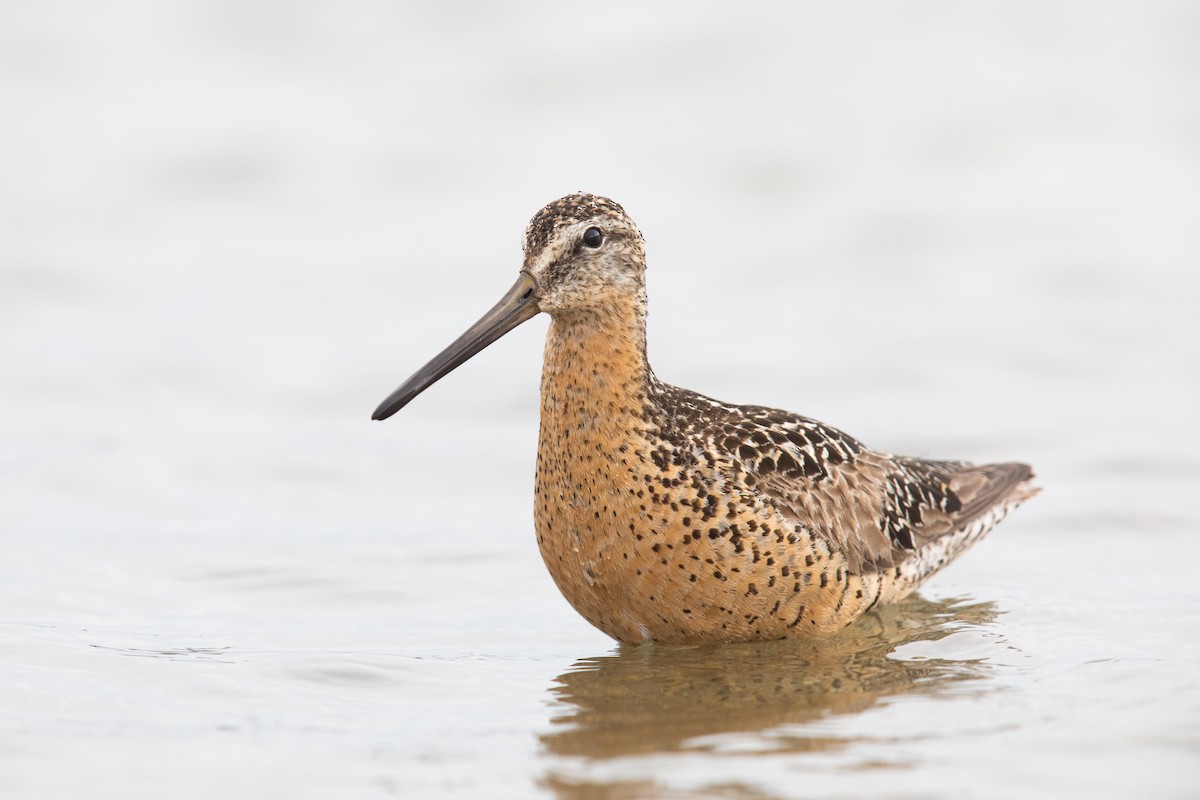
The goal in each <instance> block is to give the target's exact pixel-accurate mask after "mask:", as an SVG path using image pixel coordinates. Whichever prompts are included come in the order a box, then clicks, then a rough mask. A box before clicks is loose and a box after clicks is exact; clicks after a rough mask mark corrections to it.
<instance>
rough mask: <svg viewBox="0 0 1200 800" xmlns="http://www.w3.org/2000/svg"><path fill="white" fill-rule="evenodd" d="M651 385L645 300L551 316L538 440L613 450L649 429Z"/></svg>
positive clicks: (651, 376)
mask: <svg viewBox="0 0 1200 800" xmlns="http://www.w3.org/2000/svg"><path fill="white" fill-rule="evenodd" d="M652 381H653V375H652V373H651V371H650V365H649V363H648V362H647V360H646V316H645V305H644V300H643V301H642V302H635V303H622V304H619V305H616V304H614V305H613V306H611V307H602V308H598V309H589V310H587V311H581V312H575V313H570V314H559V315H557V316H555V317H554V318H553V319H552V320H551V323H550V330H549V332H548V333H547V335H546V352H545V360H544V362H543V366H542V401H541V405H542V436H543V438H545V437H547V436H552V437H555V438H559V437H567V438H570V437H571V436H572V433H573V432H575V433H578V434H582V435H583V436H582V439H586V440H588V444H589V445H590V446H591V447H595V446H596V445H597V444H600V445H602V446H604V445H609V446H618V445H617V443H616V442H614V441H613V440H612V437H616V438H621V437H623V436H629V435H636V432H637V431H639V430H644V429H646V428H647V427H648V426H649V422H648V420H647V419H646V416H647V415H646V408H647V397H648V393H649V389H650V384H651V382H652ZM593 439H595V441H592V440H593ZM604 440H608V441H604ZM581 442H582V440H581V439H579V438H578V437H577V438H576V441H575V442H573V444H581Z"/></svg>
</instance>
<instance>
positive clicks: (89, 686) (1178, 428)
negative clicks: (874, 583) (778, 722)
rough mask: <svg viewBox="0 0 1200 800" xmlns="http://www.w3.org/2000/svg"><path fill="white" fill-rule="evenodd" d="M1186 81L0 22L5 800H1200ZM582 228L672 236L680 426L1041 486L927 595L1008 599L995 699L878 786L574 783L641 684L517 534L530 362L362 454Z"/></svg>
mask: <svg viewBox="0 0 1200 800" xmlns="http://www.w3.org/2000/svg"><path fill="white" fill-rule="evenodd" d="M1197 42H1200V7H1197V6H1196V4H1194V3H1190V2H1142V3H1103V2H1101V3H1097V2H1048V3H1047V2H1041V3H1035V2H1005V3H981V4H971V5H962V4H952V3H932V2H929V3H925V2H922V3H905V4H893V3H886V2H867V3H856V4H844V5H837V6H830V5H827V4H818V3H786V4H785V3H779V4H763V3H754V4H742V5H736V6H733V5H728V4H720V3H708V2H704V3H688V4H682V3H681V4H644V3H606V4H602V5H573V4H565V3H505V4H493V3H481V2H474V3H455V4H450V3H446V4H439V3H386V2H375V3H368V2H344V3H316V2H270V1H269V0H249V1H247V0H243V1H242V2H215V1H210V2H199V1H198V2H144V3H132V2H108V3H103V4H100V3H85V2H69V1H67V0H64V2H45V3H15V2H6V3H0V365H2V373H0V374H2V378H0V546H2V548H3V550H2V552H3V557H2V558H0V752H3V753H4V755H3V756H2V757H0V793H4V794H5V795H6V796H12V797H18V796H28V797H34V796H37V797H73V796H78V795H79V794H81V793H82V792H84V791H87V792H88V793H89V794H91V795H92V796H114V797H116V796H121V797H131V796H132V797H140V796H161V795H162V794H164V793H166V792H167V791H169V792H170V793H171V794H173V795H175V796H184V797H190V796H201V795H205V796H207V795H211V794H213V793H218V794H221V795H226V796H228V795H237V794H239V793H242V794H246V795H262V794H266V793H277V792H287V793H288V794H289V795H290V796H322V797H328V796H338V797H349V796H374V795H381V796H386V795H388V794H400V795H401V796H413V797H417V796H420V797H435V796H443V795H445V796H450V795H462V796H513V797H524V796H531V795H539V794H540V795H547V796H554V795H558V796H570V797H575V796H578V797H585V796H586V797H593V796H595V797H609V796H613V797H616V796H621V797H625V796H671V797H676V796H681V797H682V796H687V797H693V796H705V797H707V796H721V797H741V796H747V797H749V796H754V797H775V796H778V797H792V796H828V795H836V796H876V797H884V796H923V797H934V796H943V794H940V793H944V796H947V797H961V796H965V795H966V794H970V793H974V794H975V796H998V797H1004V796H1013V795H1014V794H1015V793H1016V792H1018V791H1019V792H1021V793H1025V794H1029V795H1030V796H1044V797H1059V796H1063V793H1064V792H1068V791H1069V790H1070V791H1087V792H1088V793H1089V794H1090V795H1091V796H1095V797H1102V796H1112V797H1126V796H1132V795H1131V793H1133V792H1143V791H1145V792H1148V793H1146V794H1140V795H1139V796H1178V797H1187V796H1195V793H1197V792H1200V779H1198V775H1197V773H1198V768H1197V766H1196V765H1197V763H1200V758H1198V756H1200V729H1198V728H1197V725H1196V720H1197V719H1200V668H1198V665H1200V590H1198V589H1197V583H1196V579H1195V572H1194V569H1195V568H1194V565H1195V564H1196V563H1198V559H1200V538H1198V536H1197V534H1198V528H1200V514H1198V513H1197V510H1196V507H1195V499H1196V488H1195V487H1196V485H1197V481H1198V480H1200V425H1197V423H1196V408H1197V405H1198V403H1200V277H1198V273H1200V270H1198V268H1200V224H1198V223H1200V48H1198V47H1197ZM577 190H586V191H591V192H596V193H600V194H605V195H608V196H611V197H613V198H614V199H616V200H617V201H618V202H620V203H622V204H623V205H624V206H625V208H626V209H627V211H628V212H629V213H630V215H631V216H632V217H633V218H634V219H635V220H637V222H638V223H639V225H640V226H641V227H642V230H643V232H644V233H645V235H646V238H647V242H648V249H649V257H650V272H649V283H650V297H651V317H650V331H649V337H650V357H651V360H652V363H653V364H654V365H655V368H656V371H657V372H658V374H659V376H660V377H661V378H663V379H664V380H666V381H668V382H672V383H677V384H680V385H683V386H687V387H688V388H692V389H696V390H698V391H702V392H704V393H706V394H710V395H713V396H716V397H719V398H721V399H724V400H728V401H735V402H755V403H760V404H768V405H775V406H780V407H784V408H788V409H790V410H794V411H798V412H801V413H804V414H807V415H810V416H813V417H816V418H819V419H822V420H825V421H827V422H829V423H832V424H834V425H837V426H839V427H842V428H844V429H846V430H847V431H849V432H851V433H852V434H854V435H856V436H858V437H859V438H861V439H863V440H864V441H866V442H867V443H868V444H870V445H872V446H875V447H877V448H880V449H885V450H892V451H897V452H905V453H910V454H913V455H930V456H938V457H960V458H968V459H972V460H978V461H983V460H991V459H1021V460H1028V461H1030V462H1032V463H1033V464H1034V465H1035V467H1037V469H1038V472H1039V476H1040V479H1041V482H1042V483H1043V485H1044V486H1045V489H1046V491H1045V493H1044V494H1043V496H1041V497H1039V498H1038V499H1037V500H1036V501H1034V502H1033V503H1031V504H1029V505H1028V506H1027V507H1026V508H1023V509H1021V510H1020V511H1019V512H1018V513H1017V514H1016V515H1015V516H1014V517H1013V518H1012V519H1011V520H1009V521H1008V522H1006V523H1005V524H1004V525H1003V526H1002V527H1001V528H1000V529H999V530H998V531H997V532H996V533H995V534H994V535H993V536H992V537H991V538H989V539H988V540H987V541H986V542H985V543H984V544H982V545H981V546H980V547H979V548H978V550H977V552H974V553H972V554H971V555H970V556H968V557H967V558H965V559H964V560H963V561H962V562H961V563H960V564H956V565H955V566H954V567H953V568H951V569H950V570H948V571H947V572H946V573H945V574H944V575H942V576H939V577H938V579H937V580H936V581H935V582H934V583H933V584H931V586H930V588H929V589H928V590H927V591H926V596H927V597H930V598H932V599H934V600H938V599H945V598H956V597H967V598H970V599H973V600H976V601H981V602H986V603H994V604H995V610H996V614H995V615H994V616H996V617H997V618H996V619H994V620H992V621H991V622H988V623H986V624H983V623H980V624H975V625H974V627H972V625H973V623H972V624H968V623H967V622H961V624H962V625H963V627H964V630H963V631H962V632H961V633H960V634H957V635H958V636H959V641H960V644H959V645H957V647H959V648H960V649H959V650H953V649H951V650H947V651H945V652H934V653H933V654H932V655H930V654H926V655H922V656H921V658H935V659H942V660H943V661H953V660H955V659H958V660H966V661H970V662H971V663H977V662H978V663H987V664H990V665H991V666H992V667H993V668H994V671H993V672H992V673H989V674H990V675H991V676H992V677H991V678H990V679H989V680H991V681H992V683H991V684H990V685H991V686H992V687H993V688H992V689H991V690H987V689H984V690H981V691H982V695H981V696H976V697H973V698H971V699H963V698H959V699H956V700H954V701H953V702H951V701H944V702H942V703H941V705H938V706H937V709H936V711H930V709H929V708H928V707H927V706H926V705H925V704H924V703H923V702H910V703H909V705H908V706H905V704H904V703H899V704H886V703H883V704H881V705H880V706H877V707H875V708H874V709H871V710H868V711H864V712H862V714H860V715H857V716H856V715H849V716H842V717H837V719H838V720H841V722H837V723H832V722H828V721H826V722H824V723H820V724H823V725H825V726H826V728H825V729H822V730H825V731H826V732H828V730H827V729H828V727H829V726H830V725H834V726H836V725H841V726H843V727H845V728H846V730H841V731H840V732H839V735H844V736H845V737H846V738H847V739H848V740H849V741H851V742H852V744H850V745H848V746H847V748H846V749H845V750H844V751H843V752H842V757H843V758H844V759H845V763H843V762H842V761H838V762H837V763H833V762H829V761H822V760H821V758H823V756H821V755H820V754H815V755H814V754H812V753H809V754H807V755H805V754H798V753H796V752H788V753H786V754H777V755H774V756H772V755H770V754H771V753H775V752H776V750H777V747H776V745H775V744H772V742H774V741H775V740H774V739H772V738H771V737H772V736H774V735H775V733H776V732H775V731H773V730H766V729H763V730H759V731H758V732H757V734H752V733H745V732H742V733H739V734H738V736H737V738H736V740H730V741H726V740H721V741H719V742H718V743H717V744H716V745H711V746H709V745H706V744H696V745H694V746H691V749H690V750H689V749H688V748H685V750H686V751H687V752H689V753H692V754H693V755H692V756H686V757H685V756H680V755H678V754H676V755H672V754H669V753H663V752H658V753H657V754H655V748H653V747H650V748H648V752H649V754H643V755H641V756H638V757H625V756H622V757H601V756H599V755H598V754H595V753H593V754H592V757H591V758H590V759H589V758H586V757H585V758H582V759H578V758H574V757H572V758H567V757H564V756H561V755H556V754H555V752H554V748H553V747H552V746H551V747H550V748H549V749H548V750H547V749H546V748H545V747H544V746H543V745H541V744H539V739H538V737H539V736H542V735H544V734H545V733H546V732H547V731H553V730H556V727H555V726H558V725H561V724H563V723H562V722H561V721H558V718H557V717H556V716H555V714H556V713H558V712H555V711H554V708H556V707H559V706H562V705H564V701H563V700H562V698H561V697H559V699H558V700H553V699H552V695H553V691H552V686H553V685H556V684H555V678H556V676H558V677H559V683H561V678H562V677H563V676H562V675H560V673H563V672H564V670H566V671H567V674H570V673H571V669H572V664H574V663H575V662H576V661H577V660H579V659H586V658H588V657H593V656H600V655H603V654H606V653H613V654H617V655H618V656H619V655H620V654H619V653H617V651H616V650H615V647H614V645H613V644H612V643H611V642H609V640H607V639H606V638H605V637H603V636H602V635H601V634H599V633H598V632H596V631H594V630H592V629H591V628H589V627H588V626H587V624H586V623H585V622H583V621H582V620H581V619H579V618H577V617H576V616H575V615H574V614H573V612H571V610H570V609H569V608H568V607H567V606H566V604H565V602H563V601H562V600H561V598H560V597H559V595H558V593H557V591H556V590H555V588H554V587H553V585H552V584H551V582H550V581H549V579H548V577H547V576H546V575H545V573H544V569H543V568H542V565H541V563H540V559H539V557H538V555H537V550H536V545H535V543H534V540H533V535H532V522H531V509H532V471H533V458H534V446H535V441H536V429H537V419H536V415H537V386H538V374H539V368H540V355H541V340H542V337H543V335H544V330H545V322H544V321H542V320H538V321H534V322H531V323H529V324H527V325H526V326H525V327H523V328H522V329H520V330H518V331H516V332H515V333H513V334H512V335H510V336H509V337H508V338H506V339H505V340H503V341H502V342H500V343H498V344H496V345H494V346H493V347H492V348H491V349H489V350H488V351H486V352H485V353H483V354H482V355H480V356H478V357H477V358H476V359H475V360H473V361H472V362H471V363H470V364H468V365H467V366H465V367H464V368H462V369H460V370H459V371H458V372H456V373H455V374H454V375H452V376H450V377H449V378H447V379H446V380H444V381H443V382H442V383H440V384H439V385H438V386H437V387H435V388H434V389H433V390H431V391H430V392H429V393H427V394H426V395H424V396H422V397H421V398H420V399H419V400H417V401H416V402H414V403H413V404H412V406H410V407H409V408H407V409H405V410H404V411H403V412H402V413H401V414H400V415H398V416H397V417H395V418H393V419H392V420H389V421H388V422H386V423H383V424H379V423H371V422H370V421H369V415H370V412H371V410H372V409H373V408H374V407H375V405H376V404H377V403H378V402H379V401H380V400H381V399H382V398H383V397H384V396H385V395H386V394H387V393H388V392H390V391H391V390H392V389H393V388H394V387H395V386H396V385H397V384H398V383H399V382H400V381H402V380H403V379H404V378H405V377H407V376H408V374H409V373H411V372H412V371H413V370H414V369H415V368H416V367H418V366H420V364H422V363H423V362H424V361H425V360H426V359H427V358H428V357H429V356H431V355H432V354H433V353H435V352H436V351H437V350H439V349H440V348H441V347H442V346H443V345H444V344H446V343H448V342H449V341H450V340H451V339H453V338H454V337H455V336H457V335H458V333H460V332H461V330H462V329H463V328H465V326H466V325H467V324H469V323H470V322H472V321H473V320H474V319H475V318H476V317H478V316H479V315H480V314H481V313H482V312H483V311H484V310H486V309H487V308H488V307H490V305H491V304H492V303H493V302H494V301H495V300H496V299H498V297H499V295H500V293H501V292H502V291H503V290H504V289H505V288H507V287H508V285H509V284H510V283H511V282H512V280H513V279H514V277H515V273H516V270H517V269H518V267H519V264H520V257H521V254H520V234H521V231H522V228H523V226H524V225H525V223H526V221H527V220H528V218H529V217H530V216H531V215H532V214H533V213H534V212H535V211H536V210H537V209H538V208H539V207H540V206H542V205H543V204H544V203H546V202H548V201H550V200H552V199H554V198H556V197H558V196H560V195H562V194H566V193H569V192H573V191H577ZM962 637H966V639H965V641H967V644H966V645H965V646H964V645H962V644H961V641H964V640H963V639H962ZM972 637H973V638H972ZM954 638H955V637H953V636H952V637H950V639H954ZM941 641H948V640H941ZM1002 651H1003V653H1008V654H1011V653H1014V652H1017V653H1020V654H1021V656H1020V657H1019V658H1017V657H1015V656H1013V658H1016V661H1013V662H1011V663H1010V662H1009V661H1005V658H1007V657H1008V656H1004V655H1003V654H1002ZM622 657H623V656H622ZM889 657H890V658H893V660H894V656H889ZM1021 659H1025V660H1021ZM614 663H619V662H614ZM1085 665H1104V666H1085ZM989 692H990V693H989ZM1118 696H1119V697H1120V698H1122V700H1121V701H1120V702H1116V698H1117V697H1118ZM930 702H932V701H930ZM554 703H558V706H555V705H554ZM565 705H566V706H568V709H567V710H568V711H570V710H571V709H570V703H569V702H566V703H565ZM905 708H908V709H909V710H908V711H905V710H904V709H905ZM873 715H875V716H873ZM906 715H907V716H906ZM934 719H936V720H937V722H936V723H932V722H929V721H928V720H934ZM981 720H982V721H981ZM993 723H994V727H991V726H992V724H993ZM935 724H936V731H931V730H930V729H929V727H930V726H931V725H935ZM747 727H751V726H747ZM997 731H1007V733H998V732H997ZM712 733H713V735H714V736H720V735H722V734H721V732H720V731H713V732H712ZM706 741H707V740H706ZM897 742H905V743H908V742H911V744H908V745H904V746H901V747H900V754H899V755H898V756H897V759H898V761H900V762H902V766H896V765H892V766H889V764H890V763H891V762H889V761H888V759H889V758H890V757H891V756H892V755H895V754H896V753H897V744H896V743H897ZM773 748H775V749H773ZM696 752H699V753H702V754H708V755H709V756H711V755H712V754H713V753H716V754H718V755H719V756H720V758H717V759H716V760H715V761H711V760H708V759H707V758H706V759H705V760H704V762H703V763H704V764H705V765H706V769H697V765H696V763H695V762H694V761H692V760H689V759H690V758H693V756H694V754H695V753H696ZM764 753H766V754H767V755H764ZM747 754H749V755H747ZM1018 764H1019V765H1022V766H1021V767H1015V766H1014V765H1018ZM714 765H715V766H714ZM880 765H882V766H880ZM801 774H803V775H805V776H806V780H805V782H804V783H803V784H802V785H801V784H798V783H797V782H796V780H795V777H796V776H797V775H801ZM629 786H633V787H635V788H634V789H633V790H630V789H629ZM728 786H734V787H735V789H727V787H728ZM637 787H641V788H637ZM721 787H726V788H721ZM738 787H740V788H738ZM735 790H736V791H735ZM743 790H744V791H745V792H748V793H749V794H744V795H743V794H739V793H737V792H741V791H743ZM590 791H595V792H597V793H596V794H588V792H590ZM630 791H632V792H633V793H632V794H630V793H629V792H630ZM622 792H625V794H621V793H622ZM688 792H691V794H688ZM720 792H725V793H724V794H721V793H720ZM754 792H758V793H759V794H753V793H754ZM888 792H892V793H893V794H888ZM991 792H995V794H992V793H991Z"/></svg>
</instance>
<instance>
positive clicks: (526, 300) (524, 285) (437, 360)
mask: <svg viewBox="0 0 1200 800" xmlns="http://www.w3.org/2000/svg"><path fill="white" fill-rule="evenodd" d="M535 288H536V287H535V284H534V282H533V278H531V277H529V275H528V274H526V273H524V272H522V273H521V277H519V278H517V282H516V283H514V284H513V285H512V288H511V289H509V290H508V292H506V293H505V295H504V297H502V298H500V302H499V303H496V305H495V306H493V307H492V310H491V311H489V312H487V313H486V314H484V315H483V316H482V317H481V318H480V319H479V321H478V322H476V323H475V324H474V325H472V326H471V327H470V328H468V329H467V332H466V333H464V334H463V335H462V336H460V337H458V338H457V339H455V340H454V343H453V344H451V345H450V346H449V347H447V348H446V349H445V350H443V351H442V352H440V353H438V354H437V355H436V356H435V357H434V358H433V360H432V361H430V362H429V363H428V364H426V365H425V366H423V367H421V368H420V369H419V370H417V371H416V372H414V373H413V374H412V377H410V378H409V379H408V380H406V381H405V382H404V383H403V384H402V385H401V386H400V388H399V389H397V390H396V391H394V392H392V393H391V394H390V395H388V398H387V399H386V400H384V401H383V402H382V403H380V404H379V408H377V409H375V413H374V414H372V415H371V419H387V418H388V417H390V416H391V415H392V414H395V413H396V412H397V411H399V410H400V409H402V408H404V407H405V406H406V405H408V403H409V402H410V401H411V400H412V399H413V398H414V397H416V396H417V395H419V394H420V393H421V392H423V391H425V390H426V389H428V388H429V387H430V386H432V385H433V384H435V383H437V382H438V381H439V380H441V379H442V378H444V377H445V376H446V375H448V374H449V373H450V372H451V371H453V370H454V368H455V367H457V366H458V365H460V364H462V363H463V362H464V361H466V360H467V359H468V358H470V357H471V356H473V355H475V354H476V353H478V352H479V351H480V350H482V349H483V348H485V347H487V346H488V345H489V344H491V343H492V342H494V341H496V340H497V339H499V338H500V337H501V336H503V335H504V334H506V333H508V332H509V331H511V330H512V329H513V328H515V327H517V326H518V325H520V324H521V323H522V322H525V321H526V320H528V319H531V318H533V317H535V316H537V314H538V312H539V311H540V310H541V309H539V308H538V304H537V300H536V299H535V298H534V296H533V295H534V289H535Z"/></svg>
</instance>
